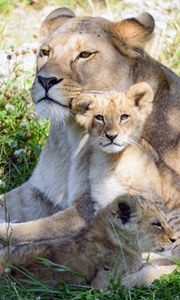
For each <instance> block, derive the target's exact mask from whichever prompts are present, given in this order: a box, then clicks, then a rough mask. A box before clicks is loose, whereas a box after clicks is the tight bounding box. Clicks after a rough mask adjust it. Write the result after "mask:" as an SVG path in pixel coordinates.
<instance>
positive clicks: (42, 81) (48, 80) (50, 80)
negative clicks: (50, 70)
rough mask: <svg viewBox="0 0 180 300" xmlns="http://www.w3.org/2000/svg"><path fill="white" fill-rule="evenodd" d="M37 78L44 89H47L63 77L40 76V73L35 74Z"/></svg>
mask: <svg viewBox="0 0 180 300" xmlns="http://www.w3.org/2000/svg"><path fill="white" fill-rule="evenodd" d="M37 78H38V82H39V83H40V85H41V86H42V87H43V88H44V89H45V90H46V91H48V90H49V89H50V88H51V87H52V86H53V85H55V84H58V83H59V82H61V81H62V80H63V78H61V79H57V78H56V77H48V78H46V77H42V76H40V75H38V76H37Z"/></svg>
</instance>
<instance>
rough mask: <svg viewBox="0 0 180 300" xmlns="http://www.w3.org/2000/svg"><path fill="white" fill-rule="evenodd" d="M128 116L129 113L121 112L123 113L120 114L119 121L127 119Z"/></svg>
mask: <svg viewBox="0 0 180 300" xmlns="http://www.w3.org/2000/svg"><path fill="white" fill-rule="evenodd" d="M129 117H130V116H129V115H127V114H123V115H121V116H120V120H121V121H127V120H128V119H129Z"/></svg>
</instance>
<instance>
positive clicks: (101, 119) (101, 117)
mask: <svg viewBox="0 0 180 300" xmlns="http://www.w3.org/2000/svg"><path fill="white" fill-rule="evenodd" d="M95 119H96V120H98V121H101V122H104V117H103V116H102V115H97V116H95Z"/></svg>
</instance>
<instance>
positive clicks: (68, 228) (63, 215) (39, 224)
mask: <svg viewBox="0 0 180 300" xmlns="http://www.w3.org/2000/svg"><path fill="white" fill-rule="evenodd" d="M93 216H94V203H93V201H92V200H91V199H89V198H88V195H84V196H83V197H82V198H81V199H79V200H78V201H77V202H75V204H74V206H72V207H70V208H67V209H66V210H63V211H60V212H58V213H56V214H54V215H52V216H50V217H46V218H42V219H38V220H34V221H29V222H23V223H2V224H0V239H1V240H2V243H3V242H5V245H7V243H8V242H10V243H11V244H14V243H20V242H32V241H33V242H37V243H38V242H41V241H43V240H49V239H56V238H58V239H61V238H62V239H64V238H65V239H67V240H68V239H70V238H71V237H72V236H74V235H76V234H78V233H80V231H81V230H82V229H84V228H85V227H86V225H87V224H88V223H89V222H90V221H91V220H92V218H93Z"/></svg>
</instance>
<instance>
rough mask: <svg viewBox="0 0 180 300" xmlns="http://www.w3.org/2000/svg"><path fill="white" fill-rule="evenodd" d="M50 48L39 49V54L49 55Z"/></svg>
mask: <svg viewBox="0 0 180 300" xmlns="http://www.w3.org/2000/svg"><path fill="white" fill-rule="evenodd" d="M49 53H50V50H49V49H40V51H39V56H40V57H43V56H49Z"/></svg>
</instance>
